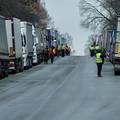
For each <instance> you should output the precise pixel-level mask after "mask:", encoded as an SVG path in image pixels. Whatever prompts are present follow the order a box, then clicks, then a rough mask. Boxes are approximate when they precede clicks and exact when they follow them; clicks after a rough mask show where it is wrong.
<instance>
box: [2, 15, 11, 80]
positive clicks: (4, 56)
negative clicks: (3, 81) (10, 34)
mask: <svg viewBox="0 0 120 120" xmlns="http://www.w3.org/2000/svg"><path fill="white" fill-rule="evenodd" d="M8 62H9V54H8V43H7V36H6V27H5V18H4V17H3V16H0V78H3V77H5V76H8Z"/></svg>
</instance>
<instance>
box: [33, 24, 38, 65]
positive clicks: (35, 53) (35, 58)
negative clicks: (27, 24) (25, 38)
mask: <svg viewBox="0 0 120 120" xmlns="http://www.w3.org/2000/svg"><path fill="white" fill-rule="evenodd" d="M32 37H33V64H38V63H39V58H38V56H39V49H38V36H37V34H36V28H35V26H34V25H32Z"/></svg>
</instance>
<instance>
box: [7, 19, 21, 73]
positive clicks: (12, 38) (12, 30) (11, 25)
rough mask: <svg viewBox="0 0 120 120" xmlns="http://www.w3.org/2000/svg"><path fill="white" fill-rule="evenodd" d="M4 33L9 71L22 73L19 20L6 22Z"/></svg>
mask: <svg viewBox="0 0 120 120" xmlns="http://www.w3.org/2000/svg"><path fill="white" fill-rule="evenodd" d="M6 32H7V42H8V51H9V71H10V72H12V71H14V72H21V71H23V57H22V41H21V28H20V20H19V19H17V18H11V19H7V20H6Z"/></svg>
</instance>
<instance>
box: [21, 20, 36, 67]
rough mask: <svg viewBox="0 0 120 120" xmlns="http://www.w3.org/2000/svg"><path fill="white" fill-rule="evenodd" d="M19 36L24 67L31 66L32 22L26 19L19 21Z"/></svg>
mask: <svg viewBox="0 0 120 120" xmlns="http://www.w3.org/2000/svg"><path fill="white" fill-rule="evenodd" d="M21 38H22V54H23V55H22V56H23V65H24V68H25V69H28V68H31V67H32V64H33V44H34V41H33V37H32V24H31V23H29V22H26V21H22V22H21Z"/></svg>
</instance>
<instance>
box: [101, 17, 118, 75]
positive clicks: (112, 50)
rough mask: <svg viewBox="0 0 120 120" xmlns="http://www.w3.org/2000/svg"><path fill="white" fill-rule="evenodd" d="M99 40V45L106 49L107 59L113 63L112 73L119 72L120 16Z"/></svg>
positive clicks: (116, 73)
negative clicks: (115, 24) (114, 24)
mask: <svg viewBox="0 0 120 120" xmlns="http://www.w3.org/2000/svg"><path fill="white" fill-rule="evenodd" d="M100 41H101V46H103V48H105V49H106V56H107V59H109V61H110V62H111V63H112V64H113V70H114V75H118V74H120V17H119V16H118V21H117V26H116V27H114V29H112V30H110V29H109V30H107V31H106V32H105V33H104V34H103V36H102V39H101V40H100Z"/></svg>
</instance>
